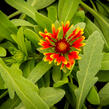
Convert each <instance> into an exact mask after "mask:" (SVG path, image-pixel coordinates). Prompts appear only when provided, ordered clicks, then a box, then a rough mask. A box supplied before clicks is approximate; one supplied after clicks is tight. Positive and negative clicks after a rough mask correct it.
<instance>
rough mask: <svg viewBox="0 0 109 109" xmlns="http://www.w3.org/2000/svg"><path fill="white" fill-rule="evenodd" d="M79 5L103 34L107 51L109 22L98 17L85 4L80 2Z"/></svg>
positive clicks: (100, 16)
mask: <svg viewBox="0 0 109 109" xmlns="http://www.w3.org/2000/svg"><path fill="white" fill-rule="evenodd" d="M81 5H82V6H83V7H84V8H85V9H87V10H88V11H89V12H90V13H91V14H92V15H93V16H94V17H95V19H96V21H97V23H98V25H99V27H100V29H101V30H102V32H103V35H104V37H105V40H106V43H107V44H108V49H109V31H108V30H109V22H108V21H107V20H106V18H105V16H102V15H100V14H99V13H97V12H96V11H94V10H93V9H92V8H90V7H89V6H88V5H86V4H85V3H83V2H81Z"/></svg>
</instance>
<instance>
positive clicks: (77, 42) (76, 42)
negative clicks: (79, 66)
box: [72, 36, 85, 49]
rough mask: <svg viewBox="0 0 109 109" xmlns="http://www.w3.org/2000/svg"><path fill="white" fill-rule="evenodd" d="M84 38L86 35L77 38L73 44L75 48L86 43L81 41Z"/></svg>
mask: <svg viewBox="0 0 109 109" xmlns="http://www.w3.org/2000/svg"><path fill="white" fill-rule="evenodd" d="M84 39H85V37H84V36H82V37H81V38H79V39H77V40H76V41H75V42H74V43H73V44H72V47H75V48H77V49H79V48H80V47H81V46H83V45H85V44H84V43H81V42H82V41H83V40H84Z"/></svg>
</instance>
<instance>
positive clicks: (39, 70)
mask: <svg viewBox="0 0 109 109" xmlns="http://www.w3.org/2000/svg"><path fill="white" fill-rule="evenodd" d="M52 66H53V65H52V64H48V63H47V62H43V61H41V62H39V63H38V64H37V65H36V66H35V67H34V69H33V70H32V71H31V73H30V74H29V76H28V79H29V80H31V81H32V82H33V83H36V82H37V81H38V80H39V79H40V78H41V77H42V76H43V75H44V74H45V73H46V72H47V71H48V70H49V69H50V68H51V67H52Z"/></svg>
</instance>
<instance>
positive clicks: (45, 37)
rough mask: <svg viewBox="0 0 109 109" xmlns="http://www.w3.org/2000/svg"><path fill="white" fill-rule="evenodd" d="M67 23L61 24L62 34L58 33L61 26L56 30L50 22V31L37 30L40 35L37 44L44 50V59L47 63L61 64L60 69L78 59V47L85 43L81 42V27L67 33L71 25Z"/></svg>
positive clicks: (71, 64) (68, 66) (69, 66)
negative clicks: (40, 37)
mask: <svg viewBox="0 0 109 109" xmlns="http://www.w3.org/2000/svg"><path fill="white" fill-rule="evenodd" d="M69 25H70V23H69V21H68V22H67V23H66V24H65V25H64V24H62V29H63V30H62V34H59V33H60V30H61V28H58V29H57V30H56V28H55V25H54V24H52V33H49V32H47V29H45V31H44V33H42V32H39V34H40V35H41V36H42V39H41V40H40V43H39V44H40V45H41V50H45V51H44V55H45V57H44V61H49V63H52V61H54V62H55V63H57V65H60V64H61V69H62V68H63V67H66V68H68V69H70V68H71V67H72V66H73V64H74V62H75V60H78V59H80V57H79V55H78V54H79V51H80V47H82V46H84V45H85V44H84V43H82V41H83V40H84V39H85V37H84V36H83V29H80V28H76V29H74V30H72V31H71V34H70V35H68V34H67V32H68V31H69V30H70V28H71V27H73V26H69ZM47 49H51V52H48V51H47Z"/></svg>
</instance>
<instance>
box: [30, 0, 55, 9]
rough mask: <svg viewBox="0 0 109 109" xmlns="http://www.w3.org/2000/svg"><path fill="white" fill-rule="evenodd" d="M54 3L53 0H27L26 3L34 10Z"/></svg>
mask: <svg viewBox="0 0 109 109" xmlns="http://www.w3.org/2000/svg"><path fill="white" fill-rule="evenodd" d="M54 1H55V0H28V3H29V4H31V5H32V6H33V7H34V8H35V9H36V10H39V9H43V8H45V7H47V6H49V5H50V4H52V3H53V2H54Z"/></svg>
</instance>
